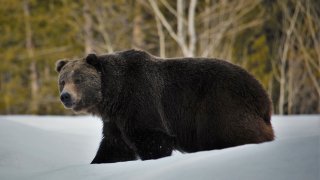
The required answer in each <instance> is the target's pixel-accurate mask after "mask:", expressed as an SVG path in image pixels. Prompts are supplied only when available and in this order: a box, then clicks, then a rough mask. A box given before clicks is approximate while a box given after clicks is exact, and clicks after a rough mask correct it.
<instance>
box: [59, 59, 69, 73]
mask: <svg viewBox="0 0 320 180" xmlns="http://www.w3.org/2000/svg"><path fill="white" fill-rule="evenodd" d="M67 63H68V61H66V60H58V61H57V62H56V71H57V72H58V73H59V72H60V71H61V69H62V67H63V66H64V65H66V64H67Z"/></svg>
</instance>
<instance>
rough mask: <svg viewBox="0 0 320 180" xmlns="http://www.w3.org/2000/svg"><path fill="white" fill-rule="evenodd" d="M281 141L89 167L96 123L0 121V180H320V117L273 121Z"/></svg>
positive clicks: (22, 118)
mask: <svg viewBox="0 0 320 180" xmlns="http://www.w3.org/2000/svg"><path fill="white" fill-rule="evenodd" d="M272 123H273V126H274V129H275V133H276V136H277V137H276V140H275V141H273V142H270V143H263V144H251V145H244V146H239V147H234V148H228V149H223V150H213V151H206V152H198V153H193V154H181V153H177V152H175V153H174V155H173V156H171V157H167V158H162V159H159V160H150V161H131V162H122V163H114V164H101V165H90V164H89V163H90V162H91V160H92V158H93V157H94V155H95V153H96V150H97V148H98V144H99V141H100V140H99V139H100V137H101V135H100V133H101V122H100V120H98V119H97V118H93V117H89V116H84V117H64V116H0V179H1V180H2V179H3V180H6V179H39V180H43V179H52V180H57V179H90V180H92V179H112V180H116V179H119V180H120V179H121V180H122V179H136V180H142V179H152V180H153V179H161V180H163V179H175V180H176V179H192V180H194V179H197V180H198V179H199V180H201V179H208V180H213V179H219V180H223V179H228V180H229V179H246V180H247V179H255V180H256V179H268V180H269V179H277V180H279V179H290V180H294V179H297V180H301V179H308V180H313V179H314V180H319V179H320V116H316V115H314V116H274V117H273V118H272Z"/></svg>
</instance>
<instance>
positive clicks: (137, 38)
mask: <svg viewBox="0 0 320 180" xmlns="http://www.w3.org/2000/svg"><path fill="white" fill-rule="evenodd" d="M140 3H141V2H140V1H139V0H137V1H134V8H133V9H134V12H133V31H132V46H133V48H138V49H143V48H144V33H143V30H142V24H143V16H142V11H141V4H140Z"/></svg>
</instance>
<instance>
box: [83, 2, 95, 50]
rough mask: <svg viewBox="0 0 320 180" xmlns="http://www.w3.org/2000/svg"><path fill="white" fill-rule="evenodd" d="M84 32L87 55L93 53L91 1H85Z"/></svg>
mask: <svg viewBox="0 0 320 180" xmlns="http://www.w3.org/2000/svg"><path fill="white" fill-rule="evenodd" d="M83 18H84V23H83V26H84V27H83V30H84V50H85V54H89V53H92V52H93V30H92V26H93V22H92V17H91V14H90V6H89V0H83Z"/></svg>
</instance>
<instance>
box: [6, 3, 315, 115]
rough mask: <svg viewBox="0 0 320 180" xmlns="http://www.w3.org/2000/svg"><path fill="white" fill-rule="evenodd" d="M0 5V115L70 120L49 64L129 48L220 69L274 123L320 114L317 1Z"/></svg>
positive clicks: (54, 74)
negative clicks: (215, 63)
mask: <svg viewBox="0 0 320 180" xmlns="http://www.w3.org/2000/svg"><path fill="white" fill-rule="evenodd" d="M0 2H1V6H0V13H1V16H0V34H1V35H0V52H1V53H0V57H1V64H0V114H67V113H70V111H66V110H64V109H63V106H62V105H61V104H60V102H59V98H58V88H57V73H56V72H55V71H54V63H55V61H56V60H58V59H62V58H79V57H83V56H85V54H87V53H90V52H95V53H98V54H100V53H112V52H113V51H119V50H124V49H130V48H140V49H144V50H146V51H149V52H150V53H152V54H155V55H158V56H161V57H176V56H189V57H192V56H193V57H196V56H197V57H199V56H200V57H215V58H221V59H226V60H228V61H230V62H233V63H235V64H238V65H240V66H242V67H244V68H245V69H247V70H248V71H249V72H250V73H252V74H253V75H254V76H255V77H256V78H257V79H259V80H260V82H261V83H262V84H263V86H264V87H265V88H266V89H267V91H268V93H269V94H270V97H272V100H273V110H274V113H276V114H301V113H320V2H319V1H317V0H306V1H299V0H281V1H269V0H202V1H197V0H176V1H168V0H146V1H143V0H129V1H125V0H117V1H104V0H90V1H89V0H81V1H74V0H48V1H40V0H0Z"/></svg>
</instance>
